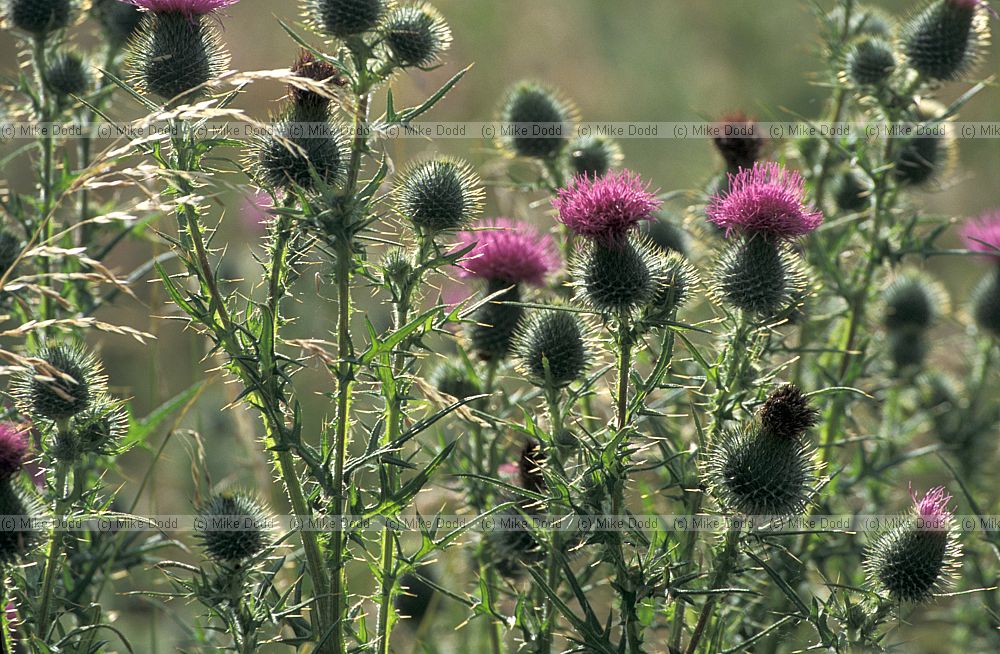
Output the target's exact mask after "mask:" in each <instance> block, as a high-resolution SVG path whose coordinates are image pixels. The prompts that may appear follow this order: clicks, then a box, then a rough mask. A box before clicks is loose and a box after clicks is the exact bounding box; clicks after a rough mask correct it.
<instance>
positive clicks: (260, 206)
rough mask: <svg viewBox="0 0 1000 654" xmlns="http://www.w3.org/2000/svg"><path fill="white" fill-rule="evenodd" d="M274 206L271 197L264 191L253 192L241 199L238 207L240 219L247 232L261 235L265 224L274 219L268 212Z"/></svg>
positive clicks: (265, 226)
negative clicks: (241, 201) (241, 202)
mask: <svg viewBox="0 0 1000 654" xmlns="http://www.w3.org/2000/svg"><path fill="white" fill-rule="evenodd" d="M273 206H274V203H273V202H272V201H271V196H270V195H268V194H267V193H266V192H264V191H260V190H258V191H255V192H254V193H251V194H249V195H247V196H246V197H244V198H243V204H242V205H241V206H240V218H242V220H243V225H244V226H245V227H246V228H247V230H248V231H251V232H254V233H257V234H260V233H263V232H264V231H265V230H266V228H267V224H268V223H269V222H271V220H272V219H273V218H274V214H272V213H271V212H270V211H269V210H270V209H271V208H272V207H273Z"/></svg>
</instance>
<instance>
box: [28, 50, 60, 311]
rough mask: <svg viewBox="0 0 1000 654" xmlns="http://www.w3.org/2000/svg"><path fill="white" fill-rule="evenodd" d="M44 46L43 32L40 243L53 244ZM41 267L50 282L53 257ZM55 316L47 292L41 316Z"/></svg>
mask: <svg viewBox="0 0 1000 654" xmlns="http://www.w3.org/2000/svg"><path fill="white" fill-rule="evenodd" d="M45 47H46V40H45V37H44V36H38V37H36V38H35V39H34V48H33V50H32V53H33V58H34V61H33V63H34V69H35V81H36V84H37V85H38V104H39V107H38V109H39V116H38V118H39V121H40V122H42V123H43V124H44V129H43V130H42V135H41V146H42V163H41V180H40V184H39V185H40V186H41V200H42V205H41V209H40V211H39V225H38V226H39V230H40V231H39V245H51V243H50V242H51V240H52V236H53V233H54V225H53V223H52V216H51V214H52V207H53V204H54V197H53V188H52V175H53V160H54V147H55V143H54V141H53V136H52V126H51V125H49V124H48V123H50V122H51V121H52V98H51V97H50V96H49V92H48V89H47V88H46V86H45V69H46V68H47V66H48V64H47V63H46V52H45ZM41 268H42V275H43V278H44V281H43V282H42V283H43V284H45V285H49V284H51V279H50V278H49V276H50V274H51V272H52V263H51V259H50V257H42V258H41ZM54 317H55V316H54V314H53V303H52V298H50V297H49V295H48V294H43V295H42V301H41V318H42V320H43V321H44V320H48V319H50V318H54Z"/></svg>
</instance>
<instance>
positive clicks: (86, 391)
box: [11, 344, 106, 421]
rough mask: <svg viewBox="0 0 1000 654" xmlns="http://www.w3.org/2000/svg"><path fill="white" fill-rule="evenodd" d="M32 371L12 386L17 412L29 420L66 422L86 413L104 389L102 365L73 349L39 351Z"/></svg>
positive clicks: (62, 348)
mask: <svg viewBox="0 0 1000 654" xmlns="http://www.w3.org/2000/svg"><path fill="white" fill-rule="evenodd" d="M34 358H36V359H38V360H39V363H38V364H36V367H35V369H33V370H30V371H27V372H24V373H22V374H21V375H19V376H18V377H17V378H16V379H15V380H14V381H13V382H12V384H11V392H12V393H13V395H14V397H15V398H16V399H17V404H18V408H19V409H20V411H21V412H22V413H24V414H25V415H27V416H28V417H30V418H31V419H32V420H46V419H47V420H53V421H57V420H65V419H67V418H72V417H73V416H75V415H78V414H80V413H82V412H84V411H86V410H87V409H88V408H89V407H90V406H91V405H92V403H93V402H94V401H95V399H97V398H99V397H100V396H101V395H102V394H103V392H104V390H105V388H106V386H105V384H106V382H105V379H104V375H103V373H102V371H101V365H100V363H98V361H97V359H95V358H94V356H93V355H91V354H90V353H88V352H86V351H84V350H83V349H82V348H80V347H78V346H76V345H69V344H59V345H54V346H47V347H44V348H42V349H41V350H40V351H38V352H37V353H36V354H34Z"/></svg>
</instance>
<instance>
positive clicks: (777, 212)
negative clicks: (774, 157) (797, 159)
mask: <svg viewBox="0 0 1000 654" xmlns="http://www.w3.org/2000/svg"><path fill="white" fill-rule="evenodd" d="M708 219H709V221H711V222H712V224H714V225H715V226H716V227H719V228H720V229H724V230H725V231H726V236H727V237H728V236H729V235H730V234H731V233H733V232H739V233H743V234H761V235H763V236H766V237H769V238H774V239H794V238H797V237H800V236H805V235H806V234H808V233H810V232H812V231H813V230H815V229H816V228H817V227H819V226H820V224H822V222H823V214H822V213H820V212H819V211H818V210H817V209H816V208H815V207H813V206H812V205H809V204H807V203H806V198H805V181H804V180H803V179H802V176H801V175H800V174H799V173H798V172H796V171H790V170H787V169H785V167H784V166H782V165H781V164H778V163H775V162H769V163H756V164H754V166H753V168H752V169H750V170H743V171H741V172H740V173H739V174H737V175H730V176H729V190H728V191H727V192H724V193H721V194H719V195H716V196H715V197H713V198H712V200H711V202H710V203H709V205H708Z"/></svg>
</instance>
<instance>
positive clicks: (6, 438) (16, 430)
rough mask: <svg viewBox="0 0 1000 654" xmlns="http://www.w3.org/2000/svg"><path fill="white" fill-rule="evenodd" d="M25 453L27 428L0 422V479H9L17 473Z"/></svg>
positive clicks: (22, 463) (26, 451) (26, 448)
mask: <svg viewBox="0 0 1000 654" xmlns="http://www.w3.org/2000/svg"><path fill="white" fill-rule="evenodd" d="M27 454H28V435H27V429H25V427H24V426H23V425H15V424H14V423H11V422H3V423H0V479H10V478H11V477H13V476H14V475H15V474H17V472H18V471H19V470H20V469H21V467H22V466H23V465H24V458H25V457H26V456H27Z"/></svg>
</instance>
